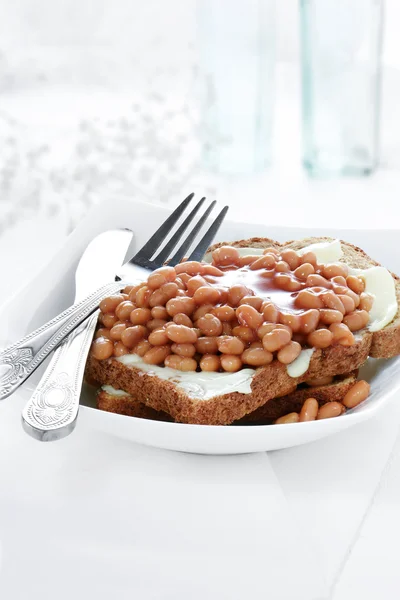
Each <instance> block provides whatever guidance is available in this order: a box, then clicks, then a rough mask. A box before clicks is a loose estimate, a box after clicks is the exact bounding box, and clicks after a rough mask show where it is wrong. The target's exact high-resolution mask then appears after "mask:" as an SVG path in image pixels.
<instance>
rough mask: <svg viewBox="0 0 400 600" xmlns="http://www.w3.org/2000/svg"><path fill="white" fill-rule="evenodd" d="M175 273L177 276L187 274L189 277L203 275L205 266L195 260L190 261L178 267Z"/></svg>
mask: <svg viewBox="0 0 400 600" xmlns="http://www.w3.org/2000/svg"><path fill="white" fill-rule="evenodd" d="M175 272H176V274H177V275H180V274H181V273H187V274H188V275H202V274H203V273H204V265H203V264H202V263H199V262H197V261H195V260H189V261H186V262H183V263H179V265H176V267H175Z"/></svg>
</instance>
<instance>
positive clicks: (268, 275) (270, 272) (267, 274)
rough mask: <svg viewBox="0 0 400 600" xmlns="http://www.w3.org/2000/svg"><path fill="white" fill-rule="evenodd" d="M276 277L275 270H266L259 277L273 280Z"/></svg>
mask: <svg viewBox="0 0 400 600" xmlns="http://www.w3.org/2000/svg"><path fill="white" fill-rule="evenodd" d="M275 275H276V272H275V269H264V270H263V271H261V273H260V274H259V276H260V277H262V278H263V279H272V277H275Z"/></svg>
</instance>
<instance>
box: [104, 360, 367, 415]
mask: <svg viewBox="0 0 400 600" xmlns="http://www.w3.org/2000/svg"><path fill="white" fill-rule="evenodd" d="M356 380H357V371H352V372H351V373H348V374H346V375H339V376H337V377H335V378H334V380H333V381H332V382H331V383H328V384H325V385H320V386H315V387H310V386H307V385H306V384H301V385H299V386H298V387H297V389H296V390H294V391H293V392H291V393H290V394H287V396H282V397H280V398H274V399H272V400H270V401H269V402H267V403H266V404H264V406H261V407H260V408H258V409H257V410H255V411H254V412H252V413H250V414H249V415H246V416H245V417H243V418H242V419H240V420H239V421H236V422H235V423H233V425H266V424H269V423H271V422H272V421H274V420H275V419H278V418H279V417H282V416H283V415H286V414H288V413H291V412H300V410H301V407H302V406H303V403H304V401H305V400H307V398H311V397H312V398H316V399H317V400H318V403H319V405H320V406H322V405H323V404H326V402H340V401H341V400H342V399H343V398H344V396H345V394H346V392H347V391H348V390H349V389H350V388H351V387H352V386H353V385H354V383H355V382H356ZM97 408H99V409H100V410H105V411H108V412H113V413H118V414H121V415H128V416H130V417H137V418H140V419H151V420H153V421H169V422H170V421H172V418H171V416H170V415H168V414H167V413H165V412H162V411H157V410H154V409H153V408H150V407H149V406H146V405H145V404H143V403H142V402H139V401H138V400H137V399H136V398H134V397H133V396H131V395H129V394H126V395H124V396H121V395H115V394H114V393H110V391H106V390H103V389H100V390H99V392H98V394H97Z"/></svg>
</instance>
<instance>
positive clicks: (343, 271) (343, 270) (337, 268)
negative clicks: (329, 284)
mask: <svg viewBox="0 0 400 600" xmlns="http://www.w3.org/2000/svg"><path fill="white" fill-rule="evenodd" d="M348 272H349V267H348V266H347V265H345V264H342V263H340V264H339V263H331V264H328V265H324V266H323V268H322V275H323V276H324V277H326V278H327V279H332V277H343V278H345V277H347V275H348ZM342 285H343V284H342Z"/></svg>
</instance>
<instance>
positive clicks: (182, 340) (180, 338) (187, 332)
mask: <svg viewBox="0 0 400 600" xmlns="http://www.w3.org/2000/svg"><path fill="white" fill-rule="evenodd" d="M166 332H167V336H168V338H169V339H170V340H172V341H173V342H175V343H176V344H194V343H195V342H197V335H196V332H195V331H194V329H191V328H190V327H186V325H177V324H176V323H171V324H170V325H169V327H167V329H166Z"/></svg>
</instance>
